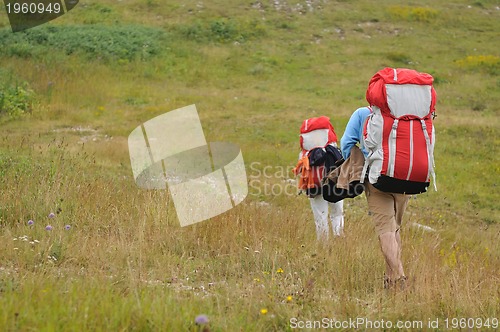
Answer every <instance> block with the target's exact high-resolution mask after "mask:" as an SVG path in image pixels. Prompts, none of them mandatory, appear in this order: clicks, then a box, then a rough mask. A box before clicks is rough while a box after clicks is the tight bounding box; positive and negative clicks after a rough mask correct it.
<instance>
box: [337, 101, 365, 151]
mask: <svg viewBox="0 0 500 332" xmlns="http://www.w3.org/2000/svg"><path fill="white" fill-rule="evenodd" d="M359 113H360V112H359V109H358V110H356V111H355V112H354V113H353V114H352V115H351V118H350V119H349V121H348V122H347V126H346V127H345V131H344V135H342V138H341V139H340V150H341V151H342V156H343V157H344V159H347V158H349V156H350V155H351V149H352V147H353V146H354V145H356V144H357V143H359V142H360V141H359V140H360V137H361V133H362V130H363V122H362V119H360V114H359Z"/></svg>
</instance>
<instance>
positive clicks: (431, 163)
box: [420, 119, 437, 191]
mask: <svg viewBox="0 0 500 332" xmlns="http://www.w3.org/2000/svg"><path fill="white" fill-rule="evenodd" d="M420 123H421V124H422V130H423V131H424V137H425V143H426V144H427V156H428V165H429V172H428V173H427V177H428V178H431V177H432V183H433V185H434V190H435V191H437V184H436V173H435V172H434V167H435V164H434V149H433V148H432V146H431V139H430V137H429V133H428V132H427V125H426V124H425V121H424V120H423V119H421V120H420Z"/></svg>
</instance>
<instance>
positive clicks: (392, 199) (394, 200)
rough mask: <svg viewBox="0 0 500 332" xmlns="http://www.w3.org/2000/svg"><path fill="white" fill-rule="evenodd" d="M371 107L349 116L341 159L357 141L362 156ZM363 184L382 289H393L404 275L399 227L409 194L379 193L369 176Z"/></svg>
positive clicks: (341, 140) (403, 283) (346, 155)
mask: <svg viewBox="0 0 500 332" xmlns="http://www.w3.org/2000/svg"><path fill="white" fill-rule="evenodd" d="M370 114H371V110H370V108H369V107H361V108H358V109H357V110H356V111H355V112H354V113H353V114H352V115H351V118H350V119H349V121H348V123H347V126H346V129H345V131H344V135H343V136H342V138H341V139H340V149H341V152H342V156H343V157H344V159H347V158H348V157H349V156H350V154H351V149H352V148H353V147H354V146H355V145H356V144H358V143H359V144H360V149H361V151H362V152H363V154H364V156H365V159H366V157H367V156H368V153H369V151H368V149H366V147H365V145H364V144H363V130H364V126H365V122H366V121H367V118H368V116H370ZM361 182H364V184H365V195H366V200H367V202H368V210H369V214H370V216H371V218H372V220H373V221H374V224H375V230H376V231H377V234H378V237H379V242H380V248H381V250H382V254H383V255H384V258H385V263H386V269H385V277H384V288H392V287H394V286H395V285H397V284H398V283H400V284H401V287H402V288H403V287H404V286H405V282H406V279H407V278H406V276H405V273H404V270H403V263H402V261H401V248H402V247H401V235H400V227H401V222H402V218H403V213H404V211H405V209H406V206H407V204H408V197H409V196H408V195H404V194H397V193H388V192H382V191H380V190H378V189H376V188H375V187H374V186H373V185H372V184H371V183H370V181H369V180H368V179H364V181H363V179H361Z"/></svg>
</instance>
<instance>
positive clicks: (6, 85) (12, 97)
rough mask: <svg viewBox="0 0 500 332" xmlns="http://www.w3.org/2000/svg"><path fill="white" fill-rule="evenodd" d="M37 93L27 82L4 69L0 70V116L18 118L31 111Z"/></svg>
mask: <svg viewBox="0 0 500 332" xmlns="http://www.w3.org/2000/svg"><path fill="white" fill-rule="evenodd" d="M34 100H35V93H34V92H33V90H31V88H30V86H29V84H28V83H27V82H20V81H17V80H15V79H13V78H12V75H9V74H8V73H6V72H5V71H4V70H0V116H1V117H8V118H17V117H19V116H21V115H22V114H25V113H31V110H32V108H33V103H34Z"/></svg>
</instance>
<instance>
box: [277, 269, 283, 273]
mask: <svg viewBox="0 0 500 332" xmlns="http://www.w3.org/2000/svg"><path fill="white" fill-rule="evenodd" d="M283 272H284V271H283V269H282V268H279V269H277V270H276V273H283Z"/></svg>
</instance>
